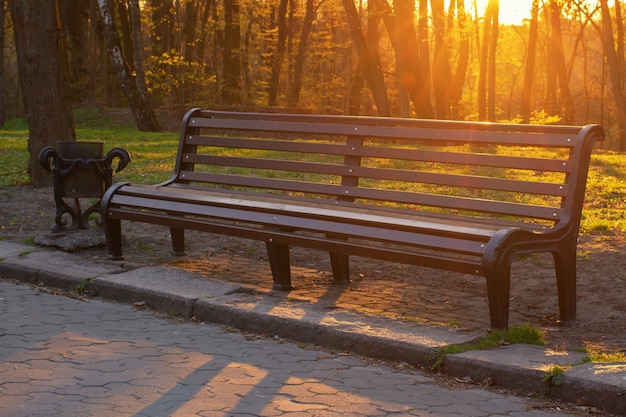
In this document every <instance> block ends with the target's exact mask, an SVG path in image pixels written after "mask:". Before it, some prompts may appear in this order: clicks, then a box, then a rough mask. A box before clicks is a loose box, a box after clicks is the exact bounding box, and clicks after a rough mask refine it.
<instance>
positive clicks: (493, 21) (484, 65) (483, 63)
mask: <svg viewBox="0 0 626 417" xmlns="http://www.w3.org/2000/svg"><path fill="white" fill-rule="evenodd" d="M499 9H500V4H499V1H498V0H489V4H488V5H487V10H486V11H485V23H484V29H483V39H482V45H481V48H480V51H481V52H480V68H479V74H478V118H479V120H488V121H492V122H493V121H495V119H496V114H495V108H496V104H495V100H496V49H497V46H498V14H499Z"/></svg>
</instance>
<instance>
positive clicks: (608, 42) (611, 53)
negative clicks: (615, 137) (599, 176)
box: [600, 0, 626, 152]
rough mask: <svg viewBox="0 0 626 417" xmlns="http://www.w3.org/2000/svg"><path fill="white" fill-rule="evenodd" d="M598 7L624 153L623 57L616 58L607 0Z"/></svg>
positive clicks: (621, 150) (602, 0)
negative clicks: (600, 13)
mask: <svg viewBox="0 0 626 417" xmlns="http://www.w3.org/2000/svg"><path fill="white" fill-rule="evenodd" d="M600 6H601V8H602V25H603V26H604V53H605V56H606V61H607V65H608V67H609V75H610V77H611V85H612V86H613V97H614V98H615V106H616V109H617V113H618V132H619V150H620V152H624V151H626V96H625V95H624V88H623V74H622V73H621V72H622V71H623V68H624V56H623V55H622V56H618V55H617V52H616V51H615V39H614V38H613V23H612V19H611V12H610V10H609V5H608V2H607V0H600ZM615 7H616V8H619V7H620V6H619V1H618V0H615ZM618 24H621V22H618Z"/></svg>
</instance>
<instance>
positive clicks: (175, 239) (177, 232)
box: [170, 227, 187, 256]
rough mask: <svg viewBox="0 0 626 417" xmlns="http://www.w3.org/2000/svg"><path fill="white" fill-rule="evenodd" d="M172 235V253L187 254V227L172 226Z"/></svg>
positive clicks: (176, 254) (177, 254)
mask: <svg viewBox="0 0 626 417" xmlns="http://www.w3.org/2000/svg"><path fill="white" fill-rule="evenodd" d="M170 236H172V253H173V254H174V255H175V256H185V255H187V252H186V251H185V229H178V228H176V227H170Z"/></svg>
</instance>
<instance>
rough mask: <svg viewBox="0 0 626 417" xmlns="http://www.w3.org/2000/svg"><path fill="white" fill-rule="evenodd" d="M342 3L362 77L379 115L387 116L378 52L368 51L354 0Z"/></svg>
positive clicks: (383, 79) (386, 98)
mask: <svg viewBox="0 0 626 417" xmlns="http://www.w3.org/2000/svg"><path fill="white" fill-rule="evenodd" d="M342 3H343V7H344V10H345V12H346V17H347V19H348V25H349V26H350V33H351V34H352V41H353V42H354V46H355V47H356V49H357V52H358V55H359V62H360V65H361V69H362V71H363V77H364V78H365V81H366V82H367V85H368V86H369V88H370V91H371V92H372V97H373V98H374V103H375V104H376V107H377V113H378V115H379V116H389V115H390V109H389V98H388V96H387V89H386V87H385V78H384V77H383V73H382V70H381V68H380V62H379V60H378V54H374V53H373V51H370V47H372V46H371V45H368V44H367V40H366V39H365V36H364V35H363V30H362V29H361V23H360V20H359V14H358V12H357V10H356V7H355V5H354V1H353V0H342ZM374 47H376V45H374Z"/></svg>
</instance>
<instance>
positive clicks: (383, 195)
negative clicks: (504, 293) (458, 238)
mask: <svg viewBox="0 0 626 417" xmlns="http://www.w3.org/2000/svg"><path fill="white" fill-rule="evenodd" d="M180 176H181V178H182V179H183V180H187V181H200V182H207V183H215V184H224V185H230V186H239V187H249V188H261V189H269V190H282V191H290V192H302V193H305V194H307V193H310V194H319V195H330V196H338V197H339V196H341V197H351V198H355V199H366V200H377V201H388V202H395V203H399V204H415V205H418V206H428V207H437V208H445V209H453V210H463V211H468V212H479V213H491V214H501V215H506V216H519V217H525V218H536V219H543V220H553V221H556V220H558V219H560V218H561V215H562V211H561V209H560V208H554V207H544V206H534V205H529V204H521V203H513V202H500V201H491V200H483V199H475V198H468V197H453V196H447V195H435V194H423V193H414V192H406V191H394V190H381V189H372V188H360V187H346V186H341V185H333V184H320V183H313V182H304V181H294V180H284V179H270V178H255V177H241V176H234V175H224V174H211V173H200V172H191V171H184V172H181V173H180Z"/></svg>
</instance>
